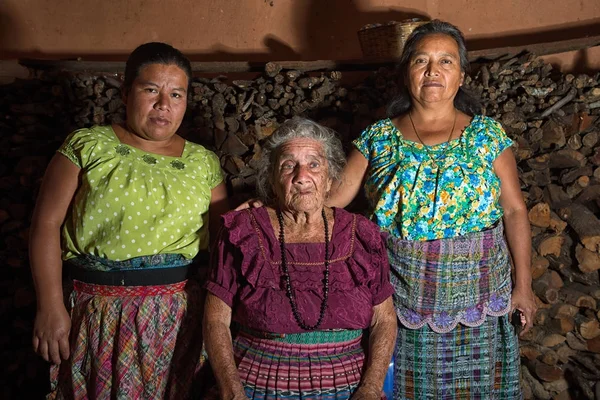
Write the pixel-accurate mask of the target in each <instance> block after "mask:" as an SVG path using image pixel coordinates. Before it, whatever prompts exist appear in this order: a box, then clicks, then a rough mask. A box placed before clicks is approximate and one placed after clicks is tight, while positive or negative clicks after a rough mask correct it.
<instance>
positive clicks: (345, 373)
mask: <svg viewBox="0 0 600 400" xmlns="http://www.w3.org/2000/svg"><path fill="white" fill-rule="evenodd" d="M307 338H308V339H309V340H307ZM361 340H362V332H361V331H360V330H359V331H339V332H338V331H331V332H310V333H306V334H296V335H288V336H286V337H284V338H269V339H265V338H258V337H255V336H253V335H250V334H248V333H246V332H240V333H239V334H238V335H237V337H236V338H235V339H234V341H233V350H234V357H235V361H236V364H237V365H238V371H239V374H240V378H241V380H242V384H243V385H244V388H245V391H246V395H247V396H248V398H250V399H323V400H327V399H348V398H350V397H351V396H352V393H354V391H355V390H356V389H357V387H358V385H359V383H360V378H361V376H362V373H363V370H364V368H365V354H364V351H363V346H362V345H361Z"/></svg>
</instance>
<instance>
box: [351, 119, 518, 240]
mask: <svg viewBox="0 0 600 400" xmlns="http://www.w3.org/2000/svg"><path fill="white" fill-rule="evenodd" d="M353 143H354V145H355V146H356V147H357V149H358V150H359V151H360V152H361V153H362V154H363V155H364V156H365V158H366V159H367V160H368V161H369V171H367V177H368V178H367V180H366V183H365V191H366V195H367V198H368V200H369V204H370V208H371V215H370V217H371V218H372V220H373V221H374V222H376V223H377V225H379V226H380V227H381V228H382V230H384V231H386V232H388V233H390V234H392V235H394V236H395V237H398V238H401V239H406V240H419V241H423V240H434V239H442V238H452V237H456V236H460V235H464V234H466V233H469V232H477V231H481V230H483V229H485V228H487V227H489V226H491V225H493V224H494V223H495V222H496V221H497V220H498V219H500V217H502V214H503V211H502V208H501V207H500V204H499V198H500V179H499V178H498V176H496V174H495V172H494V168H493V165H492V163H493V162H494V160H495V159H496V158H497V157H498V156H499V155H500V153H502V152H503V151H504V150H505V149H506V148H508V147H510V146H511V145H512V140H511V139H510V138H508V136H507V135H506V133H505V132H504V129H503V128H502V126H501V125H500V124H499V123H498V122H496V121H494V120H493V119H491V118H489V117H485V116H481V115H477V116H475V117H474V118H473V120H472V121H471V123H470V124H469V125H468V126H467V127H466V128H465V130H464V132H463V133H462V135H461V136H460V137H459V138H457V139H454V140H451V141H449V142H446V143H441V144H439V145H435V146H428V147H427V149H425V147H424V146H423V145H422V144H421V143H417V142H414V141H411V140H406V139H404V137H403V136H402V133H401V132H400V131H399V130H398V129H397V128H396V127H395V126H394V125H393V123H392V121H391V120H390V119H384V120H381V121H378V122H376V123H375V124H373V125H371V126H370V127H368V128H367V129H366V130H365V131H364V132H363V133H362V134H361V136H360V137H359V138H358V139H356V140H355V141H354V142H353ZM427 150H428V152H427ZM432 159H434V160H435V162H434V161H433V160H432Z"/></svg>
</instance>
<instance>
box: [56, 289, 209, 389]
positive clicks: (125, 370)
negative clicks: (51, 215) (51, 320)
mask: <svg viewBox="0 0 600 400" xmlns="http://www.w3.org/2000/svg"><path fill="white" fill-rule="evenodd" d="M73 285H74V290H73V292H72V293H71V295H70V301H69V302H70V309H71V333H70V347H71V357H70V359H69V360H68V361H63V362H62V363H61V364H60V366H53V367H52V368H51V372H50V375H51V390H52V391H51V393H50V394H49V395H48V398H49V399H88V398H92V399H164V398H168V399H183V398H186V397H188V396H190V395H191V393H190V392H191V390H192V389H193V386H194V379H195V378H197V377H198V375H199V372H200V366H201V365H202V357H201V351H202V327H201V318H202V307H203V305H202V301H201V296H200V286H199V285H198V284H196V283H193V282H192V281H183V282H180V283H175V284H170V285H161V286H105V285H93V284H88V283H83V282H79V281H74V282H73Z"/></svg>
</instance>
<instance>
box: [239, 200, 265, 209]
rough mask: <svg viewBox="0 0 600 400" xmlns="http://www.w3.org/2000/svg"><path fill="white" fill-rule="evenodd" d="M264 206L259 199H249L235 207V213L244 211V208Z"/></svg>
mask: <svg viewBox="0 0 600 400" xmlns="http://www.w3.org/2000/svg"><path fill="white" fill-rule="evenodd" d="M263 205H264V204H263V202H262V201H260V200H259V199H249V200H247V201H245V202H243V203H242V204H240V205H239V206H237V207H236V209H235V211H241V210H245V209H246V208H260V207H262V206H263Z"/></svg>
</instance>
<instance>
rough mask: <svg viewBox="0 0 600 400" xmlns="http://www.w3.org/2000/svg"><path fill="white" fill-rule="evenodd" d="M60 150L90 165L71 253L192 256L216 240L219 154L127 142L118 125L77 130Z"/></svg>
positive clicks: (71, 228) (72, 225) (71, 232)
mask: <svg viewBox="0 0 600 400" xmlns="http://www.w3.org/2000/svg"><path fill="white" fill-rule="evenodd" d="M58 151H59V152H60V153H61V154H63V155H65V156H66V157H67V158H69V159H70V160H71V161H72V162H73V163H75V164H76V165H77V166H78V167H80V168H81V169H82V179H81V185H80V187H79V189H78V191H77V193H76V195H75V199H74V202H73V207H72V210H71V212H70V213H69V215H68V216H67V220H66V222H65V225H64V228H63V238H64V240H65V248H66V250H65V252H64V254H63V258H65V259H68V258H72V257H75V256H77V255H80V254H91V255H96V256H100V257H105V258H108V259H111V260H125V259H128V258H131V257H138V256H142V255H152V254H159V253H176V254H183V255H184V256H185V257H187V258H192V257H194V256H195V255H196V254H197V252H198V250H199V249H200V248H206V246H207V245H208V232H207V229H206V226H205V223H206V218H205V216H206V214H207V212H208V206H209V203H210V191H211V189H212V188H214V187H215V186H217V185H218V184H219V183H220V182H221V181H222V179H223V178H222V175H221V169H220V166H219V160H218V158H217V156H216V155H215V154H214V153H212V152H210V151H208V150H206V149H205V148H204V147H202V146H200V145H197V144H194V143H191V142H186V143H185V147H184V150H183V154H182V156H181V157H167V156H161V155H156V154H152V153H146V152H144V151H142V150H139V149H137V148H134V147H131V146H127V145H124V144H121V143H120V141H119V139H118V138H117V136H116V135H115V133H114V131H113V130H112V128H111V127H110V126H102V127H98V126H96V127H93V128H90V129H81V130H78V131H75V132H73V133H72V134H71V135H69V137H68V138H67V140H66V141H65V143H64V144H63V145H62V146H61V148H60V149H59V150H58ZM183 215H185V218H182V216H183ZM184 228H185V229H184ZM154 232H155V233H154Z"/></svg>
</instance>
